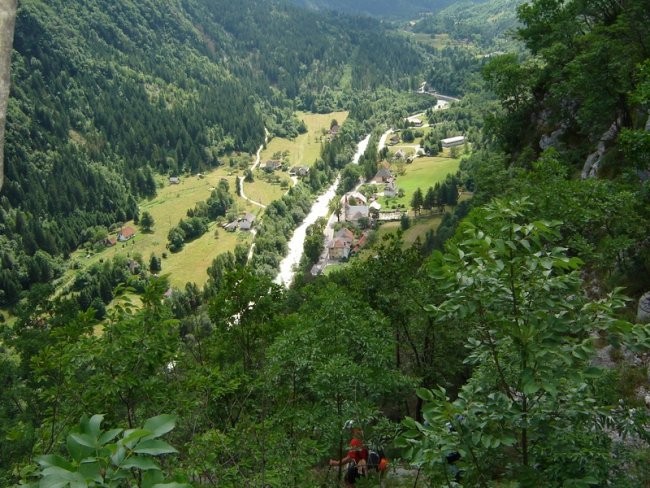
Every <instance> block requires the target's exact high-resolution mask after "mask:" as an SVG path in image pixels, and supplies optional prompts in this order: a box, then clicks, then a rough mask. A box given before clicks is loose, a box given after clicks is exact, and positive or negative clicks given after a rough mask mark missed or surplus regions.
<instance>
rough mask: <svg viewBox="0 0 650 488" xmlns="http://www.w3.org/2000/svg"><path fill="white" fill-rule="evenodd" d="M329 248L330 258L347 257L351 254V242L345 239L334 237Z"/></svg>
mask: <svg viewBox="0 0 650 488" xmlns="http://www.w3.org/2000/svg"><path fill="white" fill-rule="evenodd" d="M328 249H329V258H330V259H347V258H348V257H349V256H350V243H349V242H347V241H345V240H344V239H332V240H331V241H330V243H329V246H328Z"/></svg>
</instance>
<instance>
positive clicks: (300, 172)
mask: <svg viewBox="0 0 650 488" xmlns="http://www.w3.org/2000/svg"><path fill="white" fill-rule="evenodd" d="M308 174H309V167H308V166H294V167H293V168H291V169H290V170H289V176H300V177H304V176H307V175H308Z"/></svg>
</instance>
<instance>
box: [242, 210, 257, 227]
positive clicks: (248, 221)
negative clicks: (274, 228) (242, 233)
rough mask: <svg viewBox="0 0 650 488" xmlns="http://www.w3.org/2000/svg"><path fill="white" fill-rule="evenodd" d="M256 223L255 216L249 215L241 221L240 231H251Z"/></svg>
mask: <svg viewBox="0 0 650 488" xmlns="http://www.w3.org/2000/svg"><path fill="white" fill-rule="evenodd" d="M254 223H255V215H253V214H252V213H247V214H246V215H245V216H244V217H243V218H241V219H239V230H251V229H252V228H253V224H254Z"/></svg>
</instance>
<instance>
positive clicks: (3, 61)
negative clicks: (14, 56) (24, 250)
mask: <svg viewBox="0 0 650 488" xmlns="http://www.w3.org/2000/svg"><path fill="white" fill-rule="evenodd" d="M16 2H17V0H3V1H2V2H0V189H2V182H3V181H4V171H3V169H4V155H3V154H4V153H3V149H4V141H5V121H6V120H7V102H8V101H9V82H10V78H9V71H10V67H11V50H12V45H13V39H14V27H15V25H16Z"/></svg>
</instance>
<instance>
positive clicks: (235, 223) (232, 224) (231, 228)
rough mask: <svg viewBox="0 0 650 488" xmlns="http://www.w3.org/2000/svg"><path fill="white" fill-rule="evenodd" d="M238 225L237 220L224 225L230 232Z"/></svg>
mask: <svg viewBox="0 0 650 488" xmlns="http://www.w3.org/2000/svg"><path fill="white" fill-rule="evenodd" d="M238 227H239V222H237V221H236V220H233V221H232V222H229V223H227V224H224V225H223V228H224V229H226V230H227V231H228V232H235V231H236V230H237V228H238Z"/></svg>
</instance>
